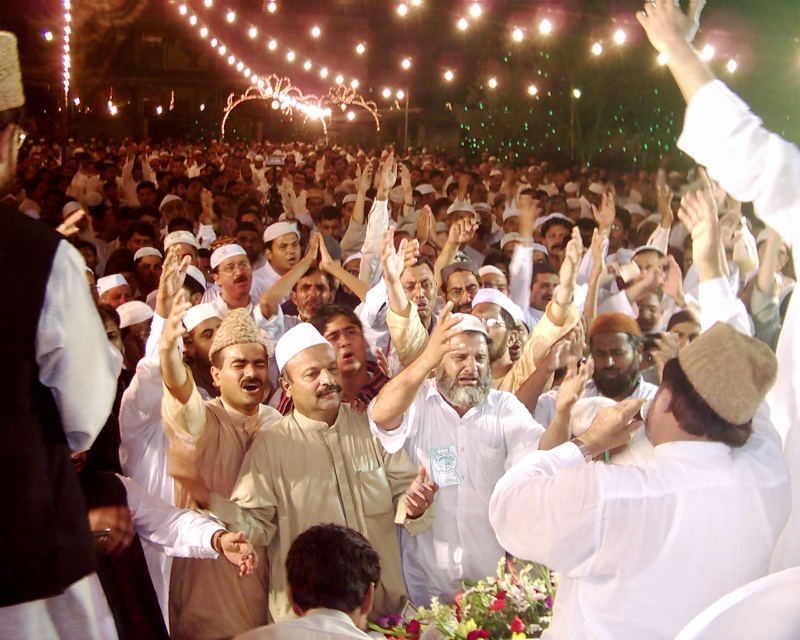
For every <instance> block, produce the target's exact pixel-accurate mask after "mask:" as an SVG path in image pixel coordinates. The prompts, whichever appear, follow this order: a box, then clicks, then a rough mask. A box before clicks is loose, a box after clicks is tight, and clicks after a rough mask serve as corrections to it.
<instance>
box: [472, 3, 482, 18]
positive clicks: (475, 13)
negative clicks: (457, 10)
mask: <svg viewBox="0 0 800 640" xmlns="http://www.w3.org/2000/svg"><path fill="white" fill-rule="evenodd" d="M481 13H483V11H482V10H481V5H480V4H478V3H477V2H473V3H472V6H471V7H470V8H469V15H471V16H472V17H473V18H480V17H481Z"/></svg>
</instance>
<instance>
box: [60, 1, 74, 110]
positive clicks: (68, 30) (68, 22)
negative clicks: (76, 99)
mask: <svg viewBox="0 0 800 640" xmlns="http://www.w3.org/2000/svg"><path fill="white" fill-rule="evenodd" d="M62 6H63V8H64V25H63V27H62V36H61V37H62V41H63V51H64V53H63V57H62V66H63V71H62V76H63V82H64V105H65V108H66V107H67V105H68V104H69V86H70V77H71V75H70V67H71V65H72V56H71V55H70V44H69V42H70V36H71V35H72V0H63V1H62Z"/></svg>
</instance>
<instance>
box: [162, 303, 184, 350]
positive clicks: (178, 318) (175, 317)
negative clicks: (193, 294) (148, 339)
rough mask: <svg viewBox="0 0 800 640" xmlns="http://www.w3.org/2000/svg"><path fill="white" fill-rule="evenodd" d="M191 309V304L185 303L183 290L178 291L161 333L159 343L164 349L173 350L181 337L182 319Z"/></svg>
mask: <svg viewBox="0 0 800 640" xmlns="http://www.w3.org/2000/svg"><path fill="white" fill-rule="evenodd" d="M191 307H192V305H191V303H189V302H187V301H186V293H185V292H184V290H183V289H182V288H181V289H178V292H177V293H176V294H175V297H174V299H173V303H172V310H171V311H170V312H169V316H168V317H167V321H166V322H165V323H164V329H163V330H162V332H161V339H160V343H161V345H163V346H164V347H165V348H173V347H174V346H175V345H177V344H178V340H179V339H180V338H181V337H182V336H183V318H184V316H185V315H186V312H187V311H188V310H189V309H191Z"/></svg>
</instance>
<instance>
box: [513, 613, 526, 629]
mask: <svg viewBox="0 0 800 640" xmlns="http://www.w3.org/2000/svg"><path fill="white" fill-rule="evenodd" d="M511 631H512V632H513V633H522V632H523V631H525V623H524V622H523V621H522V620H520V619H519V616H514V619H513V620H512V621H511Z"/></svg>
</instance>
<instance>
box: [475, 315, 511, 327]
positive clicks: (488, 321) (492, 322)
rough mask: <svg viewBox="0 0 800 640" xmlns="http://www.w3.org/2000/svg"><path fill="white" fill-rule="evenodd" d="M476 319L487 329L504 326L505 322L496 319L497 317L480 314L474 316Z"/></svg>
mask: <svg viewBox="0 0 800 640" xmlns="http://www.w3.org/2000/svg"><path fill="white" fill-rule="evenodd" d="M475 317H476V318H477V319H478V320H480V321H481V322H482V323H483V326H484V327H486V328H487V329H492V328H493V327H505V326H506V323H505V322H503V321H502V320H498V319H497V318H483V317H481V316H475Z"/></svg>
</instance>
